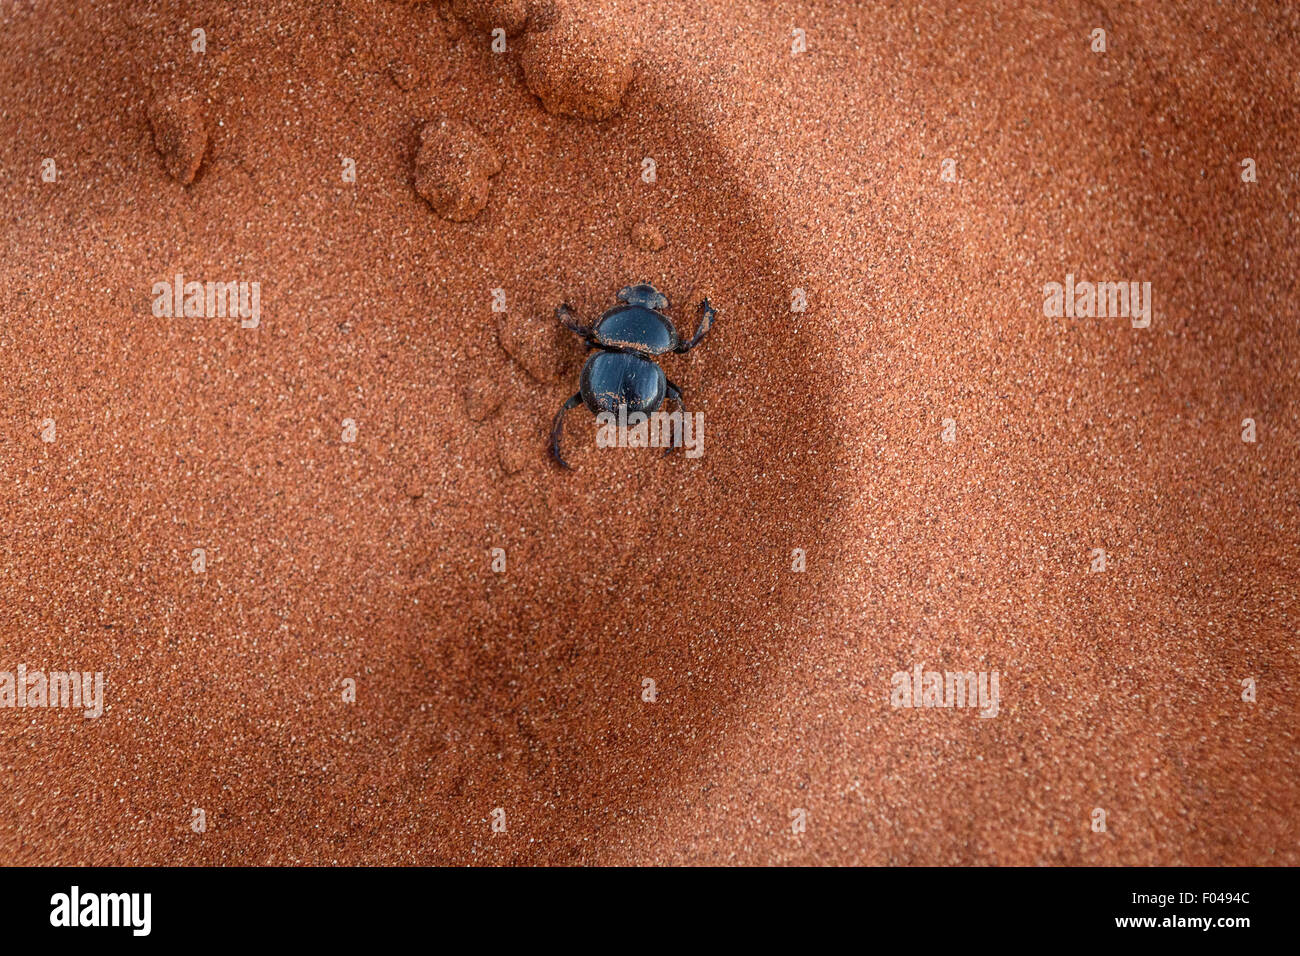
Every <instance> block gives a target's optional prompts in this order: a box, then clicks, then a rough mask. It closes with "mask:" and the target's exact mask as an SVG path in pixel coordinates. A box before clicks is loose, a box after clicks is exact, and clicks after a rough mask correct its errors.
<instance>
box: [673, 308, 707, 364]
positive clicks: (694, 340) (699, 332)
mask: <svg viewBox="0 0 1300 956" xmlns="http://www.w3.org/2000/svg"><path fill="white" fill-rule="evenodd" d="M700 313H701V318H700V327H699V328H698V329H696V330H695V334H694V335H693V336H691V340H690V341H689V342H683V343H682V344H681V345H679V346H677V348H675V349H673V351H674V352H689V351H690V350H691V349H693V348H695V346H697V345H699V344H700V339H702V338H704V333H706V332H708V331H709V327H710V326H711V325H713V319H714V316H716V315H717V314H718V312H717V310H716V309H715V308H713V306H711V305H709V300H708V299H705V300H704V301H703V302H701V303H700Z"/></svg>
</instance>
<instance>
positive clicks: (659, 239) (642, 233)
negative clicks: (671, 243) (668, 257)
mask: <svg viewBox="0 0 1300 956" xmlns="http://www.w3.org/2000/svg"><path fill="white" fill-rule="evenodd" d="M666 241H667V240H665V239H664V233H663V230H662V229H660V228H659V227H658V226H656V225H655V224H654V223H652V222H646V221H645V220H642V221H641V222H638V223H637V224H636V225H634V226H633V227H632V243H633V244H634V245H635V246H636V247H637V248H638V249H642V250H644V251H646V252H658V251H659V250H660V249H662V248H663V247H664V245H665V243H666Z"/></svg>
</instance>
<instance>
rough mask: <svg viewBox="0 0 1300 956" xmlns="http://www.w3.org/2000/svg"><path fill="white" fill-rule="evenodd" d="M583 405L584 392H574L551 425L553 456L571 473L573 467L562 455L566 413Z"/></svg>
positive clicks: (556, 414)
mask: <svg viewBox="0 0 1300 956" xmlns="http://www.w3.org/2000/svg"><path fill="white" fill-rule="evenodd" d="M581 403H582V392H581V391H577V392H574V394H573V397H572V398H570V399H569V400H568V401H567V402H565V403H564V404H563V405H561V406H560V410H559V411H558V412H556V413H555V421H554V422H553V423H552V425H551V454H552V455H554V456H555V460H556V461H558V462H559V463H560V466H561V467H562V468H567V469H569V470H570V471H573V466H572V465H570V464H569V463H568V462H567V461H565V460H564V456H563V455H561V454H560V436H561V435H563V433H564V413H565V412H567V411H568V410H569V409H571V408H575V407H576V406H578V405H580V404H581Z"/></svg>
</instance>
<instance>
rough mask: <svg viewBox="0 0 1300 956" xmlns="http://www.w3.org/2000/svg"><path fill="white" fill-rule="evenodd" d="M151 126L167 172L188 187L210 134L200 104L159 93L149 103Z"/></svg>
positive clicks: (196, 172)
mask: <svg viewBox="0 0 1300 956" xmlns="http://www.w3.org/2000/svg"><path fill="white" fill-rule="evenodd" d="M149 125H150V126H152V127H153V142H154V146H156V147H157V148H158V155H160V156H161V157H162V161H163V167H164V168H165V169H166V170H167V172H168V174H169V175H170V176H171V177H172V178H173V179H175V180H176V181H177V182H178V183H181V184H182V185H185V186H188V185H189V184H190V183H192V182H194V177H195V175H197V174H198V171H199V164H200V163H202V162H203V153H204V151H205V150H206V149H207V148H208V133H207V129H206V126H205V124H204V122H203V113H202V111H200V110H199V107H198V104H197V103H195V102H194V101H193V100H191V99H186V98H184V97H181V96H180V95H179V94H176V93H169V94H163V95H160V96H158V97H156V98H155V99H154V101H153V102H152V103H150V104H149Z"/></svg>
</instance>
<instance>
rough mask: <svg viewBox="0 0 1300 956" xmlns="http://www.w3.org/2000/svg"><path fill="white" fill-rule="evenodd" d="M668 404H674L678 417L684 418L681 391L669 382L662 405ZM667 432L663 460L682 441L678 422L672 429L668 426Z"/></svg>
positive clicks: (684, 407) (683, 403) (680, 425)
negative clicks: (666, 444)
mask: <svg viewBox="0 0 1300 956" xmlns="http://www.w3.org/2000/svg"><path fill="white" fill-rule="evenodd" d="M669 402H674V403H676V405H677V411H678V412H679V413H680V414H679V417H681V416H684V415H685V414H686V403H685V402H683V401H682V390H681V389H680V388H678V387H677V386H676V385H674V384H673V383H672V382H671V381H669V382H668V391H667V392H666V393H665V394H664V404H665V405H666V404H668V403H669ZM660 407H662V406H660ZM668 430H669V436H668V447H667V448H665V449H664V453H663V457H664V458H667V457H668V455H669V454H670V453H671V452H672V450H673V448H674V446H676V445H677V444H679V443H680V441H681V440H682V424H681V422H680V421H679V422H678V423H677V427H676V428H673V427H672V425H669V426H668Z"/></svg>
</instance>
